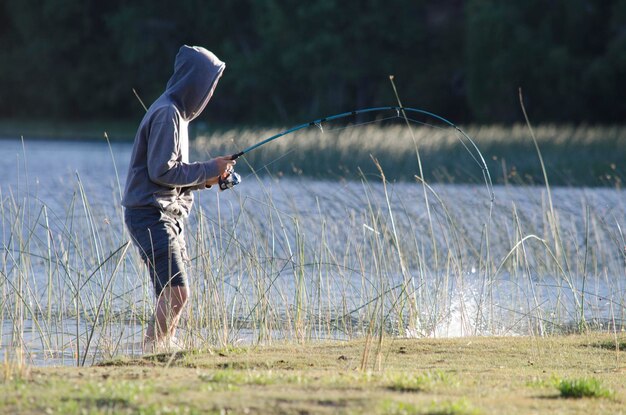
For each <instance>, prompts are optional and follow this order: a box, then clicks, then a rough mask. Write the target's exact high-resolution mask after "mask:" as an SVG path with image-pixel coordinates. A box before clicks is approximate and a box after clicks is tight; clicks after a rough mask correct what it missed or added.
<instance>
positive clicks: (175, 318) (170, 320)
mask: <svg viewBox="0 0 626 415" xmlns="http://www.w3.org/2000/svg"><path fill="white" fill-rule="evenodd" d="M188 297H189V290H188V288H187V287H179V286H176V287H166V288H164V289H163V292H161V295H160V296H159V298H158V299H157V304H156V309H155V310H154V321H153V322H151V323H150V324H149V325H148V330H147V331H146V338H145V339H144V344H146V343H148V342H157V341H160V340H162V339H165V338H168V337H171V336H173V335H174V334H175V333H176V328H177V327H178V322H179V321H180V316H181V314H182V311H183V308H184V307H185V304H186V303H187V299H188Z"/></svg>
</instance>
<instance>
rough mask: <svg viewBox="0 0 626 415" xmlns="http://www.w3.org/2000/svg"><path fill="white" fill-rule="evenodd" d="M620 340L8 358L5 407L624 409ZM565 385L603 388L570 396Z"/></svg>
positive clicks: (361, 343) (327, 345)
mask: <svg viewBox="0 0 626 415" xmlns="http://www.w3.org/2000/svg"><path fill="white" fill-rule="evenodd" d="M625 341H626V339H625V338H624V336H623V335H619V336H614V335H610V334H599V333H588V334H583V335H575V336H548V337H466V338H455V339H399V338H385V339H384V340H383V342H382V347H381V348H380V349H379V347H378V342H377V340H376V341H374V342H373V343H371V342H368V341H367V339H360V340H353V341H349V342H342V343H338V342H321V343H313V342H310V343H305V344H296V343H285V344H276V345H271V346H257V347H251V348H232V347H231V348H227V349H214V350H205V351H187V352H179V353H177V354H175V355H167V354H161V355H152V356H144V357H143V358H138V359H137V358H136V359H129V358H118V359H115V360H111V361H106V362H102V363H100V364H99V365H98V366H94V367H83V368H68V367H55V368H31V367H16V366H11V365H10V362H5V364H4V382H3V383H1V384H0V388H1V389H2V393H1V395H2V396H3V398H2V400H0V412H3V413H14V412H20V413H41V412H46V413H67V414H71V413H147V414H152V413H154V414H156V413H192V414H193V413H210V414H212V413H215V414H220V413H222V414H223V413H228V414H239V413H246V414H291V413H293V414H303V413H328V414H330V413H345V414H352V413H355V414H356V413H372V414H387V415H389V414H458V415H460V414H497V413H507V414H526V413H551V414H554V413H563V414H577V413H580V414H583V413H584V414H594V413H613V414H617V413H624V412H625V409H624V407H623V402H624V399H625V398H626V381H625V380H624V371H626V362H625V361H624V355H623V353H624V351H621V350H620V347H624V345H625ZM568 381H575V382H579V381H580V382H582V383H583V384H586V383H593V382H595V384H597V385H599V386H598V388H599V390H600V392H601V393H596V394H595V395H594V394H593V393H592V395H594V396H595V397H585V398H581V399H574V398H566V397H565V396H568V395H567V394H566V393H565V392H563V390H564V388H563V387H562V385H563V384H564V383H566V382H568Z"/></svg>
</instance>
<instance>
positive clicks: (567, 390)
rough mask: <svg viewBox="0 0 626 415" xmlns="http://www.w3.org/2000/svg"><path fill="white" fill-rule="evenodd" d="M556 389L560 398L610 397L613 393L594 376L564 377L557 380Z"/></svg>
mask: <svg viewBox="0 0 626 415" xmlns="http://www.w3.org/2000/svg"><path fill="white" fill-rule="evenodd" d="M557 389H558V390H559V391H560V392H561V397H562V398H612V397H613V396H614V395H615V393H614V392H613V391H612V390H610V389H607V388H605V387H604V386H602V384H601V382H600V381H599V380H598V379H595V378H581V379H571V380H569V379H565V380H562V381H560V382H559V384H558V387H557Z"/></svg>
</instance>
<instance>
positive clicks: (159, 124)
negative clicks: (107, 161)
mask: <svg viewBox="0 0 626 415" xmlns="http://www.w3.org/2000/svg"><path fill="white" fill-rule="evenodd" d="M167 112H168V111H161V112H160V113H159V114H155V119H154V120H153V122H152V123H151V127H150V132H149V135H148V143H147V150H148V151H147V156H148V157H147V158H148V160H147V164H148V175H149V177H150V180H152V181H153V182H155V183H157V184H159V185H161V186H167V187H172V188H173V187H190V188H194V189H203V188H204V187H205V185H204V183H206V181H207V180H208V179H210V178H211V177H215V176H217V175H218V174H219V172H218V171H217V167H216V165H215V162H214V161H205V162H195V163H185V162H183V157H182V149H181V143H180V139H179V127H180V125H179V123H178V120H177V117H176V116H170V115H168V114H167Z"/></svg>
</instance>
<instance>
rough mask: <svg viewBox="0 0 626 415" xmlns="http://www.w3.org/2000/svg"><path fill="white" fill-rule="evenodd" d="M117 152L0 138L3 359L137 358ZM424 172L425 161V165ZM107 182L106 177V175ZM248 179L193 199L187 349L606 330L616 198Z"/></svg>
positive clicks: (622, 203) (612, 302)
mask: <svg viewBox="0 0 626 415" xmlns="http://www.w3.org/2000/svg"><path fill="white" fill-rule="evenodd" d="M130 150H131V145H130V144H127V143H123V144H120V143H113V144H112V145H111V146H110V147H109V145H108V144H107V143H106V142H49V141H30V140H27V141H26V142H24V143H22V142H21V141H19V140H0V154H2V158H1V161H0V178H1V181H0V196H1V201H2V204H1V205H0V216H1V218H0V220H1V224H2V230H1V231H0V232H1V233H0V235H1V236H0V238H1V240H2V251H3V255H2V263H1V264H0V265H1V271H2V274H1V275H0V300H1V301H0V307H1V308H0V318H1V319H2V326H1V331H0V336H1V343H2V353H3V354H8V355H10V356H13V354H14V352H15V350H25V351H26V354H27V356H28V359H29V361H30V362H33V363H35V364H75V363H76V361H80V362H82V361H83V358H84V361H85V363H91V362H93V361H95V360H98V359H101V358H104V357H108V356H113V355H117V354H135V353H139V348H138V344H139V342H140V340H141V335H142V328H143V327H144V324H143V323H145V321H146V320H147V319H148V318H149V316H150V312H151V307H152V295H151V287H150V284H149V283H148V281H147V277H146V275H145V269H144V268H143V266H142V264H141V262H140V261H139V259H138V255H137V253H136V251H135V249H134V247H132V246H128V245H126V243H127V242H128V240H129V238H128V235H127V234H126V232H125V230H124V227H123V224H122V220H121V218H122V210H121V208H120V206H119V200H120V189H121V188H123V186H124V183H123V182H124V179H125V175H126V168H127V165H128V160H129V157H130ZM425 165H426V168H428V161H427V160H426V161H425ZM116 172H117V173H116ZM493 191H494V195H495V198H494V199H493V201H492V199H491V197H490V196H491V195H490V192H489V190H488V189H487V188H486V187H485V186H484V185H480V184H477V185H442V184H437V185H433V187H432V188H425V187H424V186H422V184H420V183H389V184H387V186H386V187H385V186H383V185H382V184H381V182H380V180H379V179H377V178H375V177H371V178H368V180H367V181H363V180H361V181H343V180H338V181H316V180H307V179H302V178H297V179H295V178H285V177H273V176H269V175H266V176H263V177H255V176H247V177H244V181H243V183H242V184H241V185H239V186H237V187H236V188H235V189H233V190H232V191H227V192H216V191H215V190H209V191H205V192H202V193H198V194H197V198H196V205H195V209H194V212H193V214H192V215H191V217H190V219H189V223H188V228H187V241H188V245H189V248H190V249H189V250H190V257H191V262H190V274H191V275H192V278H193V281H192V291H193V293H194V294H193V299H192V302H191V304H190V307H189V310H188V313H187V314H186V317H185V321H184V322H183V325H182V326H183V327H182V334H181V336H182V337H184V339H185V342H186V343H187V344H188V345H190V346H192V345H193V346H206V345H221V344H236V343H241V342H247V343H250V342H266V341H270V340H271V339H277V338H288V339H291V338H307V339H316V338H348V337H354V336H360V335H363V334H364V333H366V332H367V331H368V330H369V329H370V327H374V328H375V329H376V327H378V328H380V327H383V328H384V329H385V330H386V331H387V332H389V333H390V334H394V335H401V336H413V337H422V336H438V337H449V336H465V335H526V334H549V333H551V332H554V331H563V330H568V329H572V328H577V327H581V326H582V325H584V324H589V325H592V326H593V327H594V328H599V329H603V330H621V329H622V328H623V327H624V321H625V320H624V319H625V317H626V316H625V315H624V313H625V312H626V308H625V304H626V298H625V295H626V275H625V251H624V248H625V246H626V244H625V242H624V234H623V229H624V226H625V225H626V197H625V195H624V192H623V191H622V190H620V189H606V188H605V189H587V188H554V189H552V192H551V194H550V195H549V194H548V192H547V191H546V189H545V188H543V187H513V186H506V187H504V186H496V187H495V188H494V189H493Z"/></svg>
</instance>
